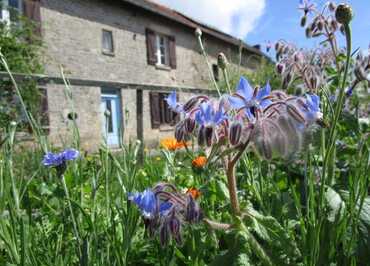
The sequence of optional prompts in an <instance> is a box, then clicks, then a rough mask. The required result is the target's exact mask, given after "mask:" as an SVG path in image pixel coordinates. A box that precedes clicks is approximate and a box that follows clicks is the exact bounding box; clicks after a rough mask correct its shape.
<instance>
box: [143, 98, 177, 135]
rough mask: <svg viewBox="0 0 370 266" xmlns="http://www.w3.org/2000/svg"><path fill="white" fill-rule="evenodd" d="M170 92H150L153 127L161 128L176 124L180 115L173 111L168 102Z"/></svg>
mask: <svg viewBox="0 0 370 266" xmlns="http://www.w3.org/2000/svg"><path fill="white" fill-rule="evenodd" d="M168 95H169V94H168V93H161V92H150V114H151V121H152V128H160V127H161V126H166V125H167V126H174V125H175V124H176V123H177V121H178V119H179V116H178V114H177V113H175V112H173V111H172V110H171V109H170V108H169V107H168V104H167V102H166V100H165V99H166V98H167V97H168Z"/></svg>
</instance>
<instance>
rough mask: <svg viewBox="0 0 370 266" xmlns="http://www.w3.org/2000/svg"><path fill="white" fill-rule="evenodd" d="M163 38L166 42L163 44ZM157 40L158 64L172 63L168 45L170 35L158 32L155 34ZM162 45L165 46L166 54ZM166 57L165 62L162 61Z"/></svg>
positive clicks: (167, 64) (166, 64)
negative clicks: (162, 49)
mask: <svg viewBox="0 0 370 266" xmlns="http://www.w3.org/2000/svg"><path fill="white" fill-rule="evenodd" d="M161 39H163V41H164V43H163V45H162V44H161ZM155 40H156V56H157V65H159V66H169V65H170V51H169V47H168V36H166V35H163V34H160V33H156V36H155ZM161 47H163V48H164V54H163V53H162V51H161ZM162 59H164V62H162Z"/></svg>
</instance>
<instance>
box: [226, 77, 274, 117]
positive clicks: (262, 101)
mask: <svg viewBox="0 0 370 266" xmlns="http://www.w3.org/2000/svg"><path fill="white" fill-rule="evenodd" d="M270 93H271V87H270V84H269V82H267V83H266V85H265V87H263V88H262V89H260V90H257V89H253V88H252V87H251V85H250V84H249V82H248V80H247V79H245V78H244V77H241V78H240V81H239V85H238V88H237V91H236V93H235V94H234V96H230V97H229V98H228V100H229V103H230V105H231V107H232V108H234V109H237V110H242V109H245V112H246V115H247V117H248V119H250V120H254V118H255V115H256V111H257V110H260V109H264V108H266V107H267V106H269V105H270V104H271V103H272V102H271V100H269V99H268V96H269V95H270Z"/></svg>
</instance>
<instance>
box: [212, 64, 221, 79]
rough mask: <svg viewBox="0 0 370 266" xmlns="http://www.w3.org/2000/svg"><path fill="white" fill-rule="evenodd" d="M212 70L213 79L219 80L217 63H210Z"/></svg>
mask: <svg viewBox="0 0 370 266" xmlns="http://www.w3.org/2000/svg"><path fill="white" fill-rule="evenodd" d="M212 72H213V77H214V78H215V80H216V81H219V80H220V77H219V71H218V65H216V64H213V65H212Z"/></svg>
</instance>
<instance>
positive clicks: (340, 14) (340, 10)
mask: <svg viewBox="0 0 370 266" xmlns="http://www.w3.org/2000/svg"><path fill="white" fill-rule="evenodd" d="M335 18H336V20H337V21H338V22H339V23H341V24H349V23H350V22H351V20H352V18H353V11H352V8H351V6H350V5H348V4H340V5H338V7H337V9H336V10H335Z"/></svg>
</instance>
